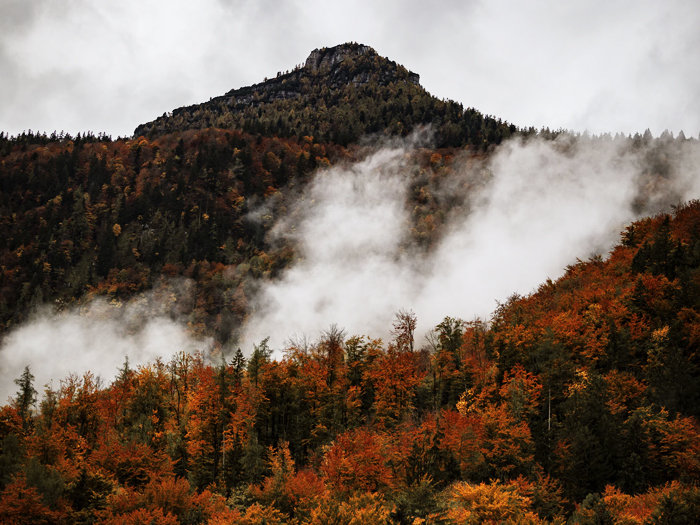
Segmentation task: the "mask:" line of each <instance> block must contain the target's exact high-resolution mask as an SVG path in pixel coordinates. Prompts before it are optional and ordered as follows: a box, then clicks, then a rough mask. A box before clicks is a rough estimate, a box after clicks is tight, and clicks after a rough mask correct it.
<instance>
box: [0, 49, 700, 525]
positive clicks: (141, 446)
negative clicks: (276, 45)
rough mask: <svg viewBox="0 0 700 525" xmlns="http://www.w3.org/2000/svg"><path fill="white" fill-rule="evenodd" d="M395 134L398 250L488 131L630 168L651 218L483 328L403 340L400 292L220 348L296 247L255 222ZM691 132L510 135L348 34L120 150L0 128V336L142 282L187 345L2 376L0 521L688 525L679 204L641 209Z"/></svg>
mask: <svg viewBox="0 0 700 525" xmlns="http://www.w3.org/2000/svg"><path fill="white" fill-rule="evenodd" d="M416 131H417V132H422V133H424V134H428V135H429V136H430V138H429V139H427V140H425V141H423V142H420V143H416V144H412V145H410V147H406V153H405V157H406V158H407V159H409V160H410V166H411V167H410V170H412V171H411V173H410V174H407V177H409V175H410V180H411V182H410V190H409V191H408V192H407V195H406V199H405V200H406V202H405V208H406V210H408V211H407V217H408V219H407V221H406V223H405V224H404V225H403V226H404V230H405V232H404V233H405V241H404V243H405V245H406V248H405V249H406V250H413V251H414V252H413V253H430V252H431V251H432V250H435V247H436V246H437V245H438V243H439V242H440V240H441V239H442V238H444V236H446V235H447V234H448V231H449V229H450V228H449V217H450V214H453V213H455V210H468V209H469V207H470V206H471V204H470V202H471V201H468V199H467V198H466V197H460V195H463V193H459V194H458V193H453V194H448V193H446V192H445V191H443V188H444V187H446V186H448V183H449V182H450V181H453V180H455V177H456V175H455V174H456V173H457V172H458V171H459V170H460V169H462V167H463V166H467V165H468V166H470V167H471V168H470V169H474V170H480V171H479V173H481V174H483V176H484V177H485V178H486V179H487V178H488V176H489V173H488V169H486V168H484V169H481V168H480V167H482V166H488V161H489V159H492V158H493V156H494V155H495V154H496V152H497V151H498V149H499V147H501V145H502V144H503V143H504V142H507V141H509V140H518V141H521V142H522V143H524V144H525V143H528V141H542V142H547V143H551V144H555V145H556V148H559V149H560V150H561V151H562V152H563V154H564V155H574V151H575V150H576V148H577V143H578V142H577V141H594V142H595V143H601V144H611V143H612V142H615V143H616V144H617V146H616V147H618V148H619V150H620V151H624V152H626V153H625V154H627V153H629V154H635V155H636V156H637V157H638V158H639V159H640V160H639V166H640V170H641V172H643V174H644V177H645V178H644V181H645V183H644V186H643V191H641V192H640V193H639V195H638V196H637V197H636V200H635V206H636V208H637V209H638V210H648V209H649V210H651V209H655V210H656V211H655V213H651V214H649V215H648V216H646V217H645V218H641V219H639V220H636V221H635V222H633V223H630V224H628V225H627V226H626V227H625V228H624V230H623V231H621V232H620V235H619V240H618V242H617V243H616V244H615V246H614V247H613V248H612V249H611V250H610V252H609V253H606V254H603V255H595V254H591V255H590V256H588V254H586V253H583V254H581V255H582V257H581V258H580V259H577V260H572V261H571V263H570V264H569V265H568V266H567V267H566V269H565V271H564V273H563V275H562V276H561V277H559V278H558V279H555V280H547V281H545V282H543V283H541V284H540V285H539V287H538V288H537V289H536V290H533V292H532V293H530V294H527V295H518V294H515V293H514V294H513V295H511V296H510V297H509V298H508V299H507V300H506V301H505V302H502V303H499V304H498V306H497V307H496V309H495V310H494V311H493V313H492V315H491V316H490V317H489V318H488V319H478V318H471V320H463V319H462V318H460V317H459V316H460V315H462V316H466V315H468V314H463V313H460V312H455V313H454V314H453V315H451V316H446V317H444V319H443V320H442V321H441V322H440V323H439V324H437V325H436V326H434V327H432V328H431V329H430V330H429V331H428V332H427V334H423V333H422V332H421V333H419V330H418V325H419V322H420V321H421V320H420V319H418V318H417V316H416V314H415V313H414V312H413V311H412V310H411V305H401V306H400V307H398V308H397V309H396V311H395V312H392V314H393V321H392V322H391V326H387V327H386V334H388V335H385V336H382V337H381V338H379V337H378V336H377V334H372V333H349V332H348V331H347V330H346V329H345V328H344V327H343V326H344V325H343V322H344V321H343V319H338V320H337V324H330V325H329V326H327V328H326V329H324V330H323V331H322V332H321V333H319V334H311V335H310V336H308V337H307V336H295V335H294V334H287V336H288V339H287V340H286V341H285V343H284V345H283V347H282V348H280V347H275V348H273V347H272V344H271V342H270V339H269V338H263V339H262V340H257V341H254V342H252V341H246V340H244V338H243V335H244V330H245V327H246V323H247V322H249V320H250V318H251V316H252V315H254V314H255V309H256V308H257V303H256V301H255V299H256V296H257V294H258V293H259V290H260V286H261V283H267V282H275V280H278V279H280V278H281V276H283V275H284V274H285V272H287V271H288V270H289V269H291V268H294V267H295V265H298V264H301V262H302V261H303V259H304V254H303V253H302V252H301V249H300V247H299V245H298V243H297V241H296V240H295V238H294V237H288V238H279V236H277V237H276V236H274V235H273V233H274V228H275V225H276V224H277V223H278V222H279V221H281V220H282V219H285V218H288V217H292V218H293V217H294V213H293V212H294V210H295V207H296V206H298V204H297V199H298V196H299V195H300V194H303V192H304V191H305V188H307V187H308V186H309V185H310V184H311V182H312V181H313V179H314V177H315V175H316V174H317V173H319V172H323V170H328V169H330V168H332V167H334V166H341V165H352V164H353V163H357V162H360V161H362V160H363V159H366V158H367V157H368V156H370V155H372V154H373V153H376V151H378V150H379V149H381V148H382V147H384V146H385V145H386V144H388V143H391V141H396V140H403V141H408V142H410V140H411V139H410V137H411V134H412V133H413V132H416ZM697 142H698V141H697V140H695V139H686V138H685V137H684V136H682V135H680V136H678V137H675V138H674V137H673V136H672V135H669V134H665V135H664V136H661V137H658V138H653V137H651V134H650V133H648V132H647V133H646V134H644V135H639V134H637V135H634V136H629V137H623V136H619V137H615V138H613V137H610V136H602V137H589V136H587V135H585V136H581V135H577V134H575V133H573V132H567V131H564V130H559V131H550V130H548V129H542V130H534V129H532V128H519V127H516V126H515V125H512V124H509V123H507V122H503V121H501V120H499V119H496V118H493V117H490V116H484V115H482V114H481V113H479V112H478V111H477V110H475V109H473V108H464V107H462V105H461V104H458V103H455V102H453V101H445V100H439V99H436V98H435V97H432V96H431V95H429V94H428V93H427V92H426V91H425V90H424V89H423V88H422V87H421V86H420V85H419V83H418V76H417V75H415V74H414V73H411V72H409V71H407V70H405V69H404V68H403V67H402V66H400V65H397V64H395V63H394V62H391V61H389V60H387V59H385V58H383V57H380V56H379V55H377V54H376V52H374V50H372V49H371V48H367V47H366V46H360V45H359V44H346V45H344V46H338V47H336V48H331V49H325V48H324V49H322V50H316V51H314V53H312V55H311V56H310V57H309V60H307V63H306V64H305V65H304V66H299V67H297V68H295V69H293V70H292V71H291V72H280V73H279V74H278V75H277V76H276V77H275V78H272V79H270V80H266V81H265V82H263V83H261V84H258V85H256V86H251V87H248V88H242V89H240V90H235V91H232V92H230V93H228V94H226V95H224V96H222V97H217V98H215V99H212V100H211V101H210V102H209V103H203V104H200V105H197V106H191V107H187V108H180V109H179V110H174V111H173V113H171V114H166V115H163V116H162V117H159V118H158V119H156V120H154V121H153V122H150V123H147V124H143V125H141V126H139V128H137V130H136V132H135V134H134V136H133V137H130V138H118V139H112V138H111V137H109V136H106V135H102V134H100V135H94V134H93V133H90V132H88V133H85V134H82V135H77V136H70V135H66V134H64V133H53V134H52V135H47V134H43V133H32V132H28V133H23V134H21V135H18V136H13V137H11V136H8V135H6V134H0V237H1V238H2V239H3V242H2V243H0V338H6V337H8V335H9V334H12V333H13V331H14V330H16V329H17V328H18V327H21V326H22V325H23V324H24V323H27V322H28V321H29V320H30V319H31V318H32V315H34V312H36V311H37V309H40V308H51V309H53V310H52V311H54V312H56V313H57V314H58V313H61V312H65V311H73V310H80V309H81V308H84V307H86V305H90V304H92V303H94V302H96V301H102V302H104V303H105V304H108V305H112V306H113V307H114V308H118V307H120V305H122V304H126V303H128V302H129V301H132V300H135V299H138V298H139V297H143V296H144V294H147V293H148V294H151V295H152V296H154V297H156V298H157V299H158V300H157V301H155V302H154V303H153V304H154V305H155V304H156V303H157V306H154V305H149V308H154V309H155V308H157V309H158V311H157V312H156V311H155V310H154V311H153V312H151V313H150V314H152V315H156V314H158V315H164V316H169V317H170V318H171V319H173V320H175V321H177V322H181V323H182V324H183V327H184V328H183V329H185V330H187V332H188V333H190V334H192V335H193V336H197V337H201V338H209V339H210V340H211V341H213V345H212V349H211V350H207V351H194V352H177V353H175V354H174V355H172V354H171V355H169V357H168V358H158V359H155V360H153V361H151V362H149V363H145V364H143V363H139V364H134V363H131V362H130V361H129V359H128V357H127V358H125V359H124V360H123V364H122V366H121V367H120V368H119V369H118V370H115V371H114V373H115V377H114V380H110V381H105V380H103V378H100V377H98V376H97V375H96V374H94V373H93V372H90V371H88V372H84V373H83V372H80V373H78V371H77V370H79V369H77V370H76V373H74V374H70V375H69V376H67V377H62V378H56V382H54V383H53V384H48V385H42V384H37V381H36V380H35V377H34V375H33V373H32V367H31V366H29V363H28V366H26V368H24V372H23V373H22V374H21V375H18V376H17V377H14V378H12V379H10V381H14V383H13V386H14V388H13V390H14V391H15V392H16V393H15V394H14V395H13V396H12V397H11V398H10V399H7V400H3V403H4V404H3V405H2V406H0V522H1V523H12V524H15V523H18V524H19V523H33V524H40V523H46V524H53V523H57V524H60V523H77V524H91V523H106V524H124V525H126V524H133V525H135V524H154V525H155V524H161V525H165V524H172V525H175V524H212V525H214V524H230V523H236V524H238V523H240V524H246V525H253V524H260V525H262V524H299V525H301V524H347V525H350V524H353V525H359V524H390V523H396V524H407V525H408V524H416V525H418V524H433V523H435V524H438V523H441V524H442V523H444V524H481V523H493V524H496V523H507V524H545V523H551V524H564V523H571V524H581V525H584V524H591V525H592V524H625V525H627V524H629V525H632V524H686V523H687V524H691V523H695V522H696V521H697V516H698V514H699V513H700V487H699V486H698V483H700V425H699V424H698V422H699V421H700V420H699V418H700V354H699V353H698V349H699V348H700V201H697V200H690V201H687V202H680V203H676V204H675V205H673V206H666V203H662V204H663V206H662V204H659V205H658V206H656V205H655V206H656V208H654V207H653V206H652V204H653V203H655V202H656V201H654V198H655V195H656V193H655V192H656V191H657V190H658V188H659V187H662V186H663V184H665V183H666V182H665V181H668V180H670V179H671V178H672V177H673V175H674V173H675V171H677V170H678V169H680V167H679V166H680V164H681V163H680V161H679V160H678V159H679V158H680V155H681V152H682V151H685V149H686V148H689V147H692V148H696V147H697ZM635 158H636V157H635ZM470 180H472V182H473V183H474V185H475V187H474V188H471V187H470V186H468V185H467V186H465V188H466V189H464V188H463V190H464V192H466V193H464V194H466V195H468V194H469V192H470V191H476V186H477V185H478V184H479V183H480V182H479V181H480V180H481V179H478V180H477V179H470ZM650 203H652V204H650ZM259 210H264V213H260V212H259ZM659 210H660V211H659ZM542 257H547V254H546V253H544V254H542ZM514 264H517V262H515V263H514ZM182 283H188V284H187V286H186V287H185V288H183V286H182ZM449 293H450V291H449V290H445V294H449ZM47 305H48V306H47ZM357 306H358V308H361V307H362V305H357ZM150 314H149V315H150ZM270 329H272V328H270ZM1 341H2V339H0V342H1ZM46 356H47V359H51V349H50V348H47V349H46ZM120 358H121V356H120ZM3 377H4V376H3Z"/></svg>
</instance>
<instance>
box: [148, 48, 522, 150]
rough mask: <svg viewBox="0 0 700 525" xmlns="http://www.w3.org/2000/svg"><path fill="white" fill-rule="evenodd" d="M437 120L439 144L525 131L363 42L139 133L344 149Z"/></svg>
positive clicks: (317, 54)
mask: <svg viewBox="0 0 700 525" xmlns="http://www.w3.org/2000/svg"><path fill="white" fill-rule="evenodd" d="M421 125H431V126H432V127H433V130H434V132H435V140H436V145H437V146H438V147H464V146H471V147H476V148H484V147H486V146H488V145H489V144H499V143H500V142H501V141H502V140H503V139H505V138H508V137H510V136H511V135H513V134H515V133H517V132H518V131H519V130H518V128H517V127H516V126H514V125H512V124H508V123H507V122H502V121H501V120H500V119H495V118H492V117H489V116H483V115H482V114H481V113H480V112H479V111H477V110H475V109H472V108H468V109H465V108H464V107H463V106H462V105H461V104H459V103H457V102H453V101H451V100H445V101H443V100H439V99H437V98H435V97H433V96H432V95H430V94H429V93H428V92H427V91H425V89H423V88H422V87H421V86H420V84H419V76H418V75H417V74H416V73H413V72H411V71H408V70H406V68H404V67H403V66H401V65H398V64H396V63H395V62H393V61H391V60H389V59H387V58H384V57H382V56H380V55H378V54H377V52H376V51H375V50H374V49H372V48H371V47H368V46H365V45H361V44H352V43H348V44H342V45H339V46H335V47H332V48H322V49H316V50H314V51H312V52H311V54H310V55H309V57H308V58H307V59H306V62H305V64H304V65H303V66H301V67H296V68H294V69H293V70H292V71H288V72H284V73H278V74H277V76H276V77H275V78H272V79H270V80H265V81H264V82H261V83H260V84H256V85H253V86H249V87H243V88H240V89H236V90H232V91H229V92H228V93H226V94H225V95H223V96H219V97H215V98H213V99H211V100H210V101H209V102H204V103H201V104H196V105H193V106H187V107H183V108H178V109H175V110H173V112H172V113H170V114H164V115H163V116H161V117H159V118H157V119H155V120H154V121H152V122H148V123H146V124H142V125H140V126H138V127H137V128H136V130H135V131H134V136H135V137H138V136H141V135H143V136H149V137H152V136H157V135H162V134H165V133H172V132H175V131H184V130H187V129H204V128H210V127H216V128H222V129H240V130H242V131H245V132H248V133H252V134H258V133H260V134H263V135H266V136H271V135H275V136H278V137H285V138H289V137H293V136H296V137H298V138H299V139H301V138H303V137H304V136H313V137H314V138H315V139H316V140H317V141H319V142H333V143H336V144H341V145H343V146H346V145H348V144H349V143H352V142H356V141H357V140H358V139H360V138H361V137H363V136H365V135H367V134H377V133H378V134H389V135H401V136H405V135H407V134H408V133H410V132H411V131H412V130H413V129H414V128H415V127H416V126H421Z"/></svg>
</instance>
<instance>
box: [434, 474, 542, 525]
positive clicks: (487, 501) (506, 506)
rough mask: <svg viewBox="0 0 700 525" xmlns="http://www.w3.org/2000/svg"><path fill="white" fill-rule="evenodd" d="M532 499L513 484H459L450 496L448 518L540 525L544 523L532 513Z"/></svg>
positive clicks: (469, 524)
mask: <svg viewBox="0 0 700 525" xmlns="http://www.w3.org/2000/svg"><path fill="white" fill-rule="evenodd" d="M530 503H531V502H530V498H528V497H525V496H522V495H521V494H519V493H518V491H517V488H516V486H515V485H513V484H509V485H503V484H501V483H499V482H497V481H496V482H493V483H491V484H488V485H487V484H485V483H480V484H479V485H472V484H469V483H464V482H460V483H456V484H455V485H453V486H452V489H451V490H450V494H449V504H450V509H449V510H448V512H447V516H448V518H449V519H450V520H451V521H452V522H453V523H456V524H464V525H472V524H474V525H476V524H496V523H498V524H501V523H503V524H508V525H511V524H512V525H515V524H518V525H521V524H522V525H526V524H527V525H536V524H540V523H543V522H542V520H541V519H540V518H538V517H537V515H535V514H534V513H533V512H532V511H531V510H530Z"/></svg>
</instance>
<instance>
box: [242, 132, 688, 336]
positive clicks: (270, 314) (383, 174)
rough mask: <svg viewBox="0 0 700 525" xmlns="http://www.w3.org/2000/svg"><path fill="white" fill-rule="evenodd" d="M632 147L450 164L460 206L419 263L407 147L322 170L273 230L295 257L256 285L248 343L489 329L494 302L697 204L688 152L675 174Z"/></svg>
mask: <svg viewBox="0 0 700 525" xmlns="http://www.w3.org/2000/svg"><path fill="white" fill-rule="evenodd" d="M654 144H656V146H654ZM674 144H675V143H674ZM637 146H638V147H636V148H634V147H632V143H631V142H630V141H629V140H626V139H625V140H604V139H595V140H592V139H589V138H587V137H582V138H579V139H572V138H570V137H566V138H562V139H560V140H557V141H542V140H531V141H528V142H522V141H520V140H513V141H510V142H508V143H506V144H504V145H502V146H501V147H500V148H499V149H498V151H497V152H496V153H495V154H494V155H493V156H492V157H491V158H490V160H488V161H487V162H486V164H482V163H479V162H476V163H475V162H473V161H472V162H467V160H466V158H465V159H462V160H463V161H464V162H459V160H460V159H455V163H454V166H455V173H454V174H453V175H452V176H451V177H453V179H452V181H451V183H450V186H451V189H450V190H445V191H450V192H452V195H451V196H452V197H454V198H457V199H458V200H461V201H463V202H464V203H466V204H465V205H463V206H459V207H456V208H454V210H453V212H452V213H451V214H449V215H448V217H447V219H446V222H447V224H446V228H445V231H446V233H445V234H444V235H443V236H442V238H441V239H440V241H439V243H438V245H437V246H436V247H434V248H433V249H432V250H430V251H427V252H426V251H425V250H421V249H418V248H417V247H416V246H412V245H411V242H410V241H409V239H408V236H407V234H408V230H409V227H408V225H409V224H410V219H411V217H410V210H408V209H407V195H408V191H409V188H410V186H411V184H412V181H413V178H414V177H415V176H416V173H417V172H418V171H419V170H418V169H416V165H415V163H414V161H412V160H411V155H410V147H411V146H410V145H408V144H407V146H406V147H393V148H387V149H383V150H381V151H379V152H378V153H376V154H374V155H372V156H371V157H369V158H367V159H366V160H364V161H362V162H359V163H357V164H355V165H352V166H344V167H334V168H332V169H329V170H326V171H323V172H320V173H318V174H317V176H316V178H315V180H314V181H313V183H312V184H311V185H310V187H309V188H308V189H307V190H306V192H305V194H304V195H303V196H302V197H300V199H301V201H300V202H299V203H298V206H297V209H299V210H300V211H299V212H298V217H296V220H295V221H294V222H293V224H294V226H293V227H292V226H291V224H292V222H291V221H282V222H280V224H279V225H278V226H277V229H276V234H277V235H280V236H284V235H287V236H292V237H294V238H295V239H296V241H297V242H298V246H299V250H300V254H301V256H302V260H301V261H300V262H299V263H297V264H296V265H295V266H294V267H292V268H290V269H289V270H287V271H286V272H285V273H284V274H283V276H282V277H281V278H280V279H278V280H275V281H271V282H268V283H266V284H265V285H264V286H263V287H262V289H261V291H260V294H259V296H258V297H257V300H256V301H255V302H254V312H253V314H252V316H251V319H250V321H249V323H248V326H247V328H246V331H245V333H244V337H243V342H244V346H245V347H252V344H253V343H257V342H258V341H260V340H261V339H263V338H264V337H267V336H270V338H271V339H270V343H271V345H272V347H274V348H276V349H281V348H283V345H284V341H285V340H286V339H288V338H290V337H294V336H301V335H307V336H310V337H312V338H314V337H316V336H318V334H319V333H320V332H321V331H322V330H324V329H326V328H328V326H329V325H331V324H332V323H337V324H338V325H340V326H343V327H345V328H346V329H347V331H348V333H350V334H368V335H371V336H373V337H387V336H388V335H389V330H390V328H391V322H392V319H393V316H394V314H395V313H396V312H397V311H399V310H400V309H401V308H406V309H412V310H413V311H414V312H415V313H416V314H417V316H418V323H419V324H418V333H419V334H420V333H426V332H427V331H428V330H430V329H431V328H432V327H434V326H435V325H436V324H437V323H439V322H440V321H441V320H442V319H443V318H444V317H445V316H452V317H460V318H462V319H466V320H470V319H473V318H475V317H481V318H488V317H489V316H490V314H491V313H492V311H493V310H494V308H495V306H496V304H497V303H496V301H501V302H502V301H504V300H506V299H507V297H508V296H510V295H511V294H513V293H519V294H527V293H530V292H532V291H533V290H534V289H536V287H537V286H538V285H539V284H540V283H542V282H543V281H545V280H546V279H547V278H551V279H556V278H558V277H559V276H561V275H562V273H563V271H564V269H565V267H566V266H567V265H569V264H572V263H574V262H575V261H576V259H577V258H580V259H587V258H588V257H589V256H590V255H591V254H603V255H605V254H606V253H607V252H608V251H609V249H610V248H611V247H612V245H613V244H615V242H616V241H618V240H619V235H620V232H621V231H622V230H623V229H624V227H625V226H626V225H627V224H628V223H629V222H631V221H632V220H634V219H636V218H639V217H642V216H645V215H649V214H654V213H657V212H659V211H662V210H668V209H669V206H670V204H674V203H678V202H681V201H684V200H688V199H691V198H695V197H697V196H698V195H699V192H698V184H697V182H696V177H695V175H696V174H697V173H698V172H699V170H698V166H700V162H698V159H699V158H700V156H699V155H698V151H699V147H698V142H697V141H687V142H685V143H683V144H680V145H679V146H677V148H676V149H675V150H674V152H675V153H674V158H673V159H672V160H673V162H672V164H669V162H668V158H666V157H663V155H662V154H659V153H658V152H656V153H655V152H654V151H652V149H651V148H653V147H658V143H652V144H643V143H642V144H638V145H637ZM674 147H675V146H674ZM664 151H667V150H664ZM654 155H656V156H659V158H660V159H661V161H659V162H661V164H663V165H661V164H659V162H656V161H655V160H654V159H655V158H656V157H655V156H654ZM655 162H656V164H655ZM460 165H461V166H462V167H461V168H460V167H459V166H460ZM659 166H661V167H659ZM655 169H661V171H662V172H663V173H662V175H663V176H657V175H655V173H654V170H655ZM475 188H477V189H475ZM460 192H466V193H465V194H461V195H460Z"/></svg>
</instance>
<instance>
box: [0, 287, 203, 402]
mask: <svg viewBox="0 0 700 525" xmlns="http://www.w3.org/2000/svg"><path fill="white" fill-rule="evenodd" d="M186 284H187V283H184V284H182V283H181V284H180V285H179V286H178V288H185V289H186V288H187V286H186ZM169 290H171V293H170V294H168V295H170V296H171V297H173V298H176V297H180V298H181V299H182V296H181V295H179V294H177V293H176V292H175V291H174V290H173V288H172V287H171V288H169ZM173 302H174V299H173ZM174 306H175V305H174V304H172V303H170V304H169V303H168V302H162V301H161V300H160V298H156V297H154V295H153V294H151V295H149V296H146V297H141V298H138V299H135V300H133V301H131V302H129V303H126V304H120V303H117V302H112V303H108V302H106V301H103V300H96V301H93V302H91V303H90V304H89V305H87V306H85V307H84V308H82V309H72V310H70V311H67V312H61V313H54V312H51V311H50V310H49V309H48V308H47V309H45V310H39V311H37V312H35V314H34V315H33V318H32V319H31V320H30V321H29V322H27V323H24V324H22V325H21V326H19V327H17V328H15V329H14V330H13V331H11V332H10V333H9V334H8V335H7V336H6V337H5V339H4V341H3V345H2V348H1V349H0V400H1V401H0V404H5V403H6V401H7V399H8V397H9V396H15V395H16V392H17V385H16V384H15V383H14V379H17V378H19V377H20V375H21V374H22V372H23V370H24V367H25V366H27V365H29V367H30V370H31V373H32V374H33V375H34V377H35V383H34V387H35V389H36V390H37V391H38V392H39V394H40V395H41V393H42V392H43V391H44V387H45V386H47V385H48V386H50V387H51V388H53V389H54V390H58V389H59V388H60V382H61V380H63V379H65V378H67V377H68V376H69V374H78V375H82V374H83V373H85V372H87V371H89V372H91V373H92V374H93V375H94V376H96V377H99V378H100V379H101V381H102V383H103V384H108V383H109V382H111V381H112V380H113V379H114V377H115V376H116V375H117V371H118V369H119V368H121V367H122V366H123V365H124V360H125V358H126V357H128V358H129V366H130V367H132V368H135V367H137V366H138V365H144V364H147V363H153V362H154V361H155V360H156V359H157V358H161V359H163V360H164V361H168V360H169V359H170V358H171V357H172V356H173V355H175V354H176V353H178V352H188V353H192V352H194V351H196V350H200V351H202V352H204V353H208V352H209V350H210V349H211V348H212V341H211V340H210V339H197V338H195V337H194V336H192V335H191V334H189V333H187V331H186V324H185V323H184V322H183V320H182V319H178V318H177V317H176V316H175V315H174V314H175V313H176V308H174Z"/></svg>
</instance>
